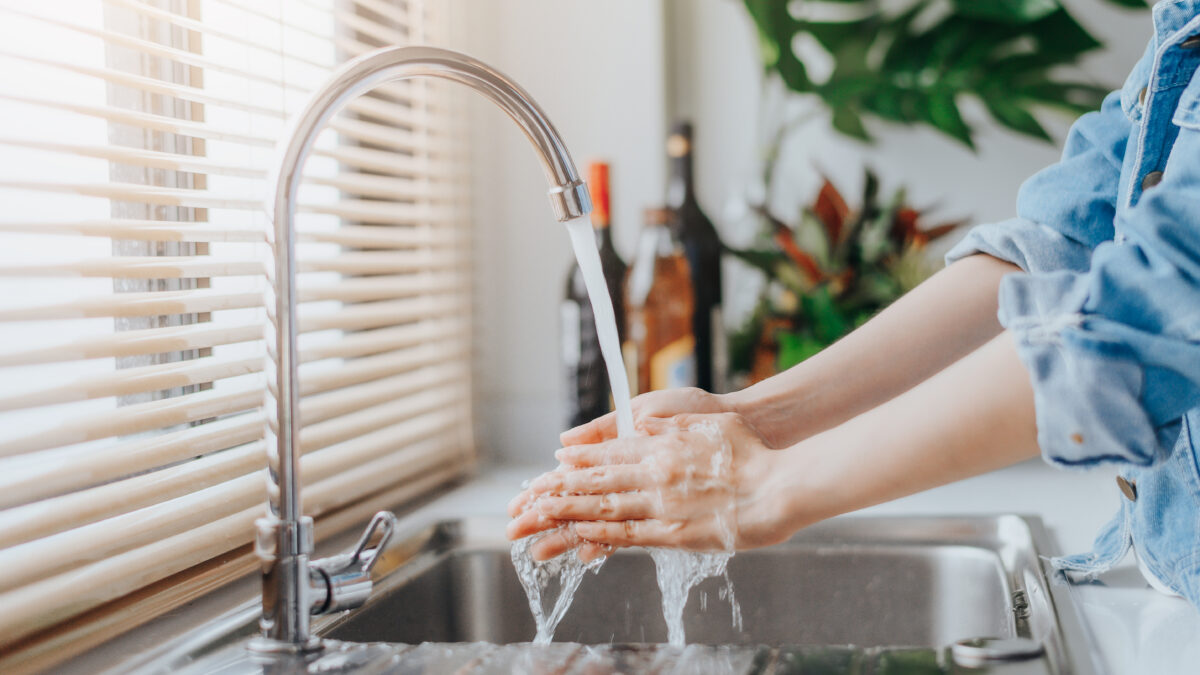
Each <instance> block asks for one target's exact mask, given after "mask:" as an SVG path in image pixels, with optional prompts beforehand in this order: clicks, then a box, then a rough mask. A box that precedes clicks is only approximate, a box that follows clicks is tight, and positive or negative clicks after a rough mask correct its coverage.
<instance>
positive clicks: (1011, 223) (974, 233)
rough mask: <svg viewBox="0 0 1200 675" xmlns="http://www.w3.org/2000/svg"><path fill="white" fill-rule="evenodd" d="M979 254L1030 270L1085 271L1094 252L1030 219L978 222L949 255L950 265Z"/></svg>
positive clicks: (1035, 271)
mask: <svg viewBox="0 0 1200 675" xmlns="http://www.w3.org/2000/svg"><path fill="white" fill-rule="evenodd" d="M976 253H986V254H988V255H990V256H992V257H994V258H999V259H1000V260H1004V261H1007V262H1010V263H1012V264H1014V265H1016V266H1017V267H1020V268H1021V269H1023V270H1025V271H1026V272H1032V273H1042V272H1053V271H1058V270H1073V271H1077V272H1083V271H1086V270H1087V269H1088V265H1089V263H1090V261H1091V255H1092V251H1091V249H1090V248H1088V247H1087V246H1084V245H1083V244H1080V243H1079V242H1077V241H1075V240H1073V239H1069V238H1067V237H1065V236H1063V234H1062V233H1061V232H1059V231H1058V230H1055V229H1053V228H1050V227H1047V226H1045V225H1041V224H1039V223H1035V222H1034V221H1032V220H1028V219H1026V218H1010V219H1009V220H1003V221H1000V222H998V223H989V224H986V225H977V226H975V227H973V228H971V231H970V232H968V233H967V236H966V237H963V239H962V241H960V242H958V243H957V244H956V245H955V246H954V248H952V249H950V252H949V253H947V254H946V264H947V265H949V264H951V263H953V262H956V261H958V260H961V259H963V258H966V257H967V256H970V255H975V254H976Z"/></svg>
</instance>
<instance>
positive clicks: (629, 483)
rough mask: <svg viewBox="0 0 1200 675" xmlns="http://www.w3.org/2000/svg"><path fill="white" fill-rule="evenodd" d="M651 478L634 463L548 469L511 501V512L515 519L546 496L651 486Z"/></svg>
mask: <svg viewBox="0 0 1200 675" xmlns="http://www.w3.org/2000/svg"><path fill="white" fill-rule="evenodd" d="M651 481H652V477H651V476H650V475H649V474H648V473H647V472H646V471H645V470H643V469H641V468H640V467H637V466H634V465H617V466H599V467H591V468H587V469H569V470H561V469H560V470H556V471H548V472H546V473H544V474H542V475H541V476H538V477H537V478H536V479H534V481H533V482H532V483H530V484H529V487H528V488H527V489H526V490H524V491H522V492H521V493H520V494H518V495H517V496H516V497H513V499H512V501H510V502H509V503H508V515H509V517H510V518H516V517H517V516H519V515H521V514H522V513H524V512H525V511H526V510H528V509H529V507H530V506H531V505H532V504H533V503H534V502H535V501H537V500H538V499H540V498H542V497H543V496H545V495H548V494H549V495H561V494H575V495H586V494H606V493H610V492H630V491H633V490H642V489H645V488H648V487H650V486H651Z"/></svg>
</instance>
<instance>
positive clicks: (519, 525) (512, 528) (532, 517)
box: [504, 508, 562, 541]
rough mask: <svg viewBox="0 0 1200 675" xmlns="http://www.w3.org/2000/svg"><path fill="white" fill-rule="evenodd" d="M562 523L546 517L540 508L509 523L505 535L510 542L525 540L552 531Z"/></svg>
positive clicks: (533, 509)
mask: <svg viewBox="0 0 1200 675" xmlns="http://www.w3.org/2000/svg"><path fill="white" fill-rule="evenodd" d="M559 525H562V523H560V522H558V521H556V520H554V519H553V518H550V517H548V516H546V515H545V513H543V512H542V510H541V509H539V508H532V509H529V510H527V511H525V512H524V513H522V514H521V515H519V516H517V517H516V518H514V519H513V520H511V521H509V523H508V526H507V527H505V528H504V534H505V536H507V537H508V538H509V540H510V541H515V540H517V539H524V538H525V537H528V536H529V535H531V534H537V533H538V532H544V531H546V530H551V529H554V528H556V527H558V526H559Z"/></svg>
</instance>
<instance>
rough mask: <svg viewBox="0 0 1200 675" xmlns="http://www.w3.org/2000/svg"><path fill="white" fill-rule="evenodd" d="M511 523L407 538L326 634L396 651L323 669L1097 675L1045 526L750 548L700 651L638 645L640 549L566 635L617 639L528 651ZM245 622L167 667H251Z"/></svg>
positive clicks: (583, 601)
mask: <svg viewBox="0 0 1200 675" xmlns="http://www.w3.org/2000/svg"><path fill="white" fill-rule="evenodd" d="M504 524H505V523H504V521H503V520H499V519H470V520H456V521H445V522H440V523H437V524H434V525H430V526H426V527H421V528H416V529H413V530H410V532H409V533H408V535H407V536H401V537H398V539H399V540H400V542H399V543H398V544H397V545H395V546H393V547H391V548H390V549H389V551H388V552H387V553H386V554H385V556H384V557H383V558H382V559H381V560H380V562H379V563H378V565H377V567H376V570H377V572H378V573H379V575H380V578H379V580H378V585H377V587H376V593H375V595H374V596H373V598H372V599H371V600H370V601H369V602H368V603H367V605H366V606H364V607H362V608H360V609H357V610H354V611H351V612H347V613H344V614H342V615H338V616H334V617H329V618H323V619H320V620H315V621H314V624H313V627H314V631H315V632H317V633H318V634H320V635H321V636H323V637H325V638H328V639H332V640H337V641H344V642H350V643H397V644H389V645H387V646H384V645H378V644H376V645H375V646H373V647H372V649H374V651H361V650H360V651H358V652H355V651H354V650H353V649H350V648H343V649H342V651H340V652H337V653H335V654H333V655H332V656H330V657H328V658H326V659H324V660H325V661H326V663H325V666H324V667H325V668H326V669H328V667H329V665H330V664H329V663H328V659H329V658H333V659H335V660H337V659H341V661H339V662H348V661H347V659H348V658H349V657H347V656H346V654H349V653H353V654H356V656H355V658H356V659H358V661H354V662H355V663H358V662H359V661H361V662H363V663H366V662H371V663H374V664H375V666H373V667H377V668H382V669H381V670H373V671H372V672H440V670H441V669H440V667H433V666H429V665H428V664H431V663H435V662H437V663H442V665H446V666H447V667H449V666H450V665H451V664H458V665H457V666H455V667H454V669H453V670H455V671H456V672H458V670H459V668H461V667H462V666H463V665H464V664H470V663H484V662H485V661H486V662H488V663H491V664H492V666H490V667H488V668H484V669H483V670H486V671H487V672H501V671H503V668H500V670H499V671H496V670H495V665H496V663H497V659H499V663H508V664H510V665H512V664H514V663H517V660H518V659H522V658H523V659H529V658H536V659H541V660H540V661H539V663H540V664H542V665H545V664H546V663H547V662H561V663H560V665H562V667H561V668H559V667H549V671H548V672H573V671H574V670H576V669H577V668H575V667H572V668H567V667H566V665H564V664H567V663H568V662H570V663H576V665H578V663H582V662H583V661H580V659H583V660H584V661H587V660H588V659H591V660H592V661H594V662H595V663H600V662H603V663H606V664H607V666H603V667H600V668H599V670H597V672H628V670H629V669H630V668H632V667H633V664H637V663H642V664H645V665H646V667H647V668H649V670H651V671H653V672H688V670H684V671H679V670H678V668H677V667H675V666H673V667H671V668H665V667H663V663H665V662H664V661H663V659H673V660H672V661H671V662H672V663H675V664H676V666H678V664H679V663H683V662H684V661H680V660H679V659H685V657H686V659H691V661H688V662H689V663H691V664H692V666H695V667H698V668H700V669H701V670H704V667H703V665H702V664H705V663H708V664H710V665H711V664H713V663H720V664H722V665H721V668H720V669H721V670H727V669H729V666H730V665H731V664H734V663H738V664H743V665H742V666H737V667H735V668H733V669H732V670H730V672H775V673H790V672H797V673H807V672H822V673H824V672H828V673H842V672H846V673H859V672H872V673H884V672H896V673H943V672H955V673H958V672H971V673H977V672H995V673H1004V674H1006V675H1007V674H1008V673H1014V674H1015V673H1038V674H1045V675H1069V674H1077V675H1091V674H1092V673H1095V672H1097V671H1096V670H1095V665H1094V663H1093V662H1092V660H1091V656H1090V653H1089V652H1090V650H1089V649H1088V645H1087V641H1086V637H1085V634H1084V632H1083V629H1082V624H1081V623H1080V619H1079V617H1078V615H1077V613H1076V610H1075V608H1074V606H1073V605H1072V604H1071V601H1070V597H1069V587H1068V586H1067V585H1066V584H1065V582H1061V581H1056V580H1051V579H1048V578H1047V576H1046V574H1045V573H1044V570H1043V563H1042V561H1041V559H1040V558H1039V555H1046V554H1049V553H1051V552H1052V551H1051V549H1050V546H1049V540H1048V538H1047V536H1046V533H1045V531H1044V530H1043V528H1042V526H1041V523H1040V521H1039V520H1038V519H1036V518H1026V517H1020V516H1011V515H1004V516H995V517H964V518H945V517H935V518H857V517H846V518H838V519H834V520H832V521H829V522H827V523H823V524H821V525H817V526H814V527H811V528H809V529H806V530H804V531H803V532H801V533H800V534H799V535H797V536H796V537H795V538H793V539H792V540H791V541H789V542H786V543H784V544H781V545H779V546H775V547H772V548H768V549H763V550H758V551H750V552H744V553H739V554H738V555H737V556H735V557H734V558H733V560H732V561H731V562H730V564H729V570H728V574H729V579H730V581H732V585H733V589H734V592H735V594H736V597H737V601H738V603H739V604H740V606H741V613H742V619H743V621H742V625H741V628H740V630H739V629H737V628H735V627H734V625H733V622H732V621H731V612H730V605H729V603H728V602H726V600H724V599H723V598H722V597H721V596H722V590H723V589H724V588H725V581H724V580H721V579H709V580H708V581H706V582H704V583H702V584H701V585H700V586H698V587H697V588H695V589H693V590H692V593H691V596H690V599H689V602H688V605H687V608H686V610H685V612H684V617H685V626H686V629H687V638H688V642H689V643H693V644H695V645H696V646H694V647H689V651H688V652H686V653H684V652H680V653H675V652H670V651H669V650H664V649H662V648H659V647H646V646H643V647H637V646H636V645H637V644H643V645H644V644H645V643H662V642H665V641H666V627H665V625H664V623H663V619H662V612H661V608H660V604H659V603H660V595H659V591H658V586H657V583H656V581H655V575H654V566H653V563H652V561H651V560H650V558H649V556H648V555H646V554H645V553H643V552H638V551H632V552H621V553H618V554H617V555H615V556H613V557H612V558H611V559H610V560H609V561H608V562H607V563H605V565H604V567H603V568H602V569H601V570H600V572H599V573H598V574H596V575H594V576H593V575H589V576H588V577H587V578H586V579H585V580H584V582H583V584H582V586H581V587H580V589H579V592H578V593H577V595H576V596H575V601H574V604H573V605H572V607H571V609H570V611H569V612H568V613H567V615H566V618H565V619H564V620H563V622H562V623H561V624H560V625H559V627H558V631H557V633H556V634H555V641H556V642H562V643H579V644H582V645H604V646H605V647H600V648H590V649H589V648H581V647H572V646H570V645H566V644H563V645H558V646H553V647H551V648H550V649H549V650H547V649H542V650H540V651H539V650H536V649H534V648H531V647H529V646H528V645H522V646H517V645H515V644H514V643H525V642H528V641H529V640H530V639H532V637H533V634H534V625H533V620H532V618H531V616H530V612H529V607H528V604H527V602H526V599H525V595H524V593H523V591H522V590H521V587H520V584H519V583H518V581H517V577H516V574H515V572H514V571H513V566H512V562H511V560H510V558H509V546H508V542H506V541H504V539H503V537H502V533H503V526H504ZM402 534H403V533H402ZM243 623H244V624H245V625H244V626H243V625H242V624H243ZM233 624H236V626H237V628H236V630H227V631H226V636H225V638H224V639H222V640H221V641H220V642H221V643H222V647H220V648H216V649H214V645H213V644H211V643H210V644H208V645H207V646H206V647H205V648H204V649H199V650H198V649H197V647H198V646H199V645H200V643H202V642H204V641H203V640H201V641H197V640H196V639H195V638H193V639H192V640H191V642H190V643H189V644H190V645H191V647H189V648H188V650H187V651H189V652H190V653H188V654H187V655H186V657H185V655H183V654H180V653H179V651H176V653H175V657H171V656H170V654H168V653H163V654H160V655H159V658H156V659H155V660H154V662H155V663H157V664H160V665H161V664H170V663H172V662H174V663H175V664H176V665H179V664H181V663H188V664H190V665H191V666H193V667H197V668H198V667H199V666H200V665H201V664H202V663H204V659H203V658H200V660H197V659H198V658H199V657H200V656H201V654H200V653H199V652H203V653H204V654H208V655H213V656H210V657H209V658H214V657H219V658H217V661H220V662H221V663H222V664H225V665H223V666H222V667H223V668H226V670H228V672H240V671H239V670H238V669H237V668H232V667H231V666H230V667H228V668H227V666H229V664H231V663H233V662H235V661H237V660H238V654H239V652H238V650H239V649H241V645H242V643H241V641H240V640H241V638H240V637H239V636H241V635H243V634H244V635H245V636H247V637H248V636H249V635H250V634H251V633H252V632H253V629H252V626H251V621H250V620H249V619H245V620H243V621H234V622H233ZM227 625H229V624H227ZM422 643H439V644H437V645H422ZM446 643H451V644H446ZM467 643H491V644H490V645H481V644H474V645H471V644H467ZM399 645H422V646H421V647H420V648H407V647H402V646H399ZM496 645H513V646H511V647H497V646H496ZM610 645H615V646H610ZM703 645H711V646H712V647H704V646H703ZM717 646H720V647H717ZM431 650H432V651H431ZM335 651H336V650H335ZM485 653H486V654H490V656H488V658H487V659H482V660H481V658H479V655H481V654H485ZM222 654H223V656H221V655H222ZM405 654H407V656H405ZM433 655H441V656H437V658H443V659H448V660H443V661H440V662H439V661H437V659H436V658H434V656H433ZM472 658H475V661H472ZM373 659H374V660H373ZM406 659H407V661H406ZM430 659H433V660H432V661H431V660H430ZM639 659H640V660H639ZM686 659H685V661H686ZM706 659H707V660H706ZM739 659H740V660H739ZM351 660H352V661H353V659H351ZM868 662H870V663H871V664H874V665H866V664H867V663H868ZM213 663H215V662H214V661H209V664H210V665H212V664H213ZM382 663H387V664H392V665H393V666H395V670H391V669H389V668H390V667H389V668H383V667H382V666H380V665H379V664H382ZM406 663H407V664H408V665H407V666H405V665H404V664H406ZM418 663H424V664H426V666H425V667H421V668H416V666H417V664H418ZM654 663H657V664H658V665H656V666H654V667H650V664H654ZM806 663H807V664H810V665H809V666H806V665H803V664H806ZM813 663H824V664H827V665H826V666H821V668H820V669H814V668H815V666H811V664H813ZM888 663H891V664H893V665H892V666H886V664H888ZM897 663H899V664H906V663H907V664H909V665H908V666H903V667H901V666H896V665H894V664H897ZM618 664H625V665H624V666H620V667H618ZM788 664H792V665H790V666H789V665H788ZM797 664H799V665H797ZM837 664H842V665H840V666H839V665H837ZM853 664H859V665H853ZM881 664H883V665H881ZM408 666H412V667H411V668H410V667H408ZM885 666H886V667H885ZM314 667H315V666H314ZM513 667H516V666H513ZM540 667H541V666H539V668H540ZM889 668H890V669H889ZM897 668H898V669H897ZM689 669H690V667H689ZM584 670H588V669H586V668H585V669H584ZM635 670H636V668H635ZM147 672H156V671H155V670H154V669H151V670H149V671H147ZM196 672H208V671H206V670H204V669H203V668H199V669H197V670H196ZM462 672H475V671H471V670H470V669H469V668H468V669H467V670H464V671H462ZM589 672H590V671H589ZM694 672H699V671H694Z"/></svg>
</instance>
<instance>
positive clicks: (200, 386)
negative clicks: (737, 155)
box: [0, 0, 472, 664]
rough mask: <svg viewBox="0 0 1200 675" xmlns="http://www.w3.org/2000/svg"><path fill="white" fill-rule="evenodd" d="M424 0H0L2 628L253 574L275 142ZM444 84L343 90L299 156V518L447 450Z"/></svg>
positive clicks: (5, 645) (430, 465)
mask: <svg viewBox="0 0 1200 675" xmlns="http://www.w3.org/2000/svg"><path fill="white" fill-rule="evenodd" d="M441 4H442V3H439V2H437V1H436V0H427V1H422V0H288V1H287V2H281V1H279V0H54V2H28V1H27V0H0V120H2V121H3V124H2V125H0V336H2V337H0V509H3V510H0V570H3V574H0V650H9V651H11V650H13V649H15V648H17V647H22V646H28V644H29V643H30V642H37V641H38V640H43V642H45V644H46V645H48V646H53V645H54V644H55V642H54V640H53V639H51V638H43V637H39V636H43V635H45V634H49V633H53V631H52V630H50V631H48V630H47V629H50V628H51V627H52V626H55V624H58V623H59V622H62V621H64V620H66V619H70V618H72V617H78V616H79V615H81V614H83V613H88V612H92V613H95V612H99V611H102V610H103V608H104V606H107V604H112V603H114V602H115V601H127V600H128V597H129V594H131V593H134V594H136V593H141V596H146V595H147V589H154V588H160V587H165V585H167V584H168V583H169V582H173V581H174V580H177V579H179V578H181V577H180V576H179V575H186V574H188V572H189V570H192V571H195V570H205V574H207V575H208V577H210V578H211V577H212V576H213V570H214V569H220V568H221V567H222V565H224V566H225V567H226V568H228V569H227V573H226V575H225V576H230V575H232V574H234V573H236V574H243V573H245V572H246V571H248V570H249V569H250V566H249V565H247V564H246V560H247V555H248V551H249V549H248V543H249V542H250V540H251V535H252V530H253V527H252V522H253V520H254V519H255V518H256V517H259V516H260V515H261V514H262V513H263V510H264V503H265V491H264V479H263V475H262V473H261V472H262V469H263V467H264V466H265V448H264V447H263V443H262V436H263V417H262V414H261V412H260V406H261V404H262V401H263V396H264V390H263V387H264V384H263V377H262V369H263V364H264V353H263V343H262V336H263V333H264V321H265V315H264V309H263V307H262V304H263V284H264V283H265V280H264V277H263V269H264V266H263V262H264V261H265V260H266V259H267V246H266V244H265V232H266V229H267V225H268V224H267V223H266V218H265V215H264V214H263V208H262V203H263V199H264V198H265V195H266V186H265V179H266V173H267V171H268V167H269V164H270V162H271V161H272V159H273V155H274V147H275V143H276V141H277V140H278V135H279V134H280V133H281V130H282V129H283V126H284V123H285V121H286V119H287V117H288V115H289V114H290V113H291V112H292V111H294V110H296V109H297V108H298V107H299V106H300V105H301V104H302V103H303V101H304V100H305V98H306V96H307V94H308V93H309V92H310V91H311V90H312V89H313V88H314V87H316V86H318V85H319V84H320V83H321V82H323V81H324V79H325V78H326V76H327V75H328V73H329V71H330V70H331V69H332V68H333V67H334V66H336V65H337V64H338V63H340V62H342V61H344V60H345V59H347V58H350V57H352V56H354V55H357V54H360V53H362V52H364V51H367V50H369V49H372V48H375V47H378V46H383V45H386V44H439V42H443V41H444V40H445V36H446V31H447V30H448V28H449V23H450V22H449V21H448V19H447V17H445V16H444V10H443V9H442V7H441ZM460 95H461V94H459V93H456V92H454V91H453V90H452V89H451V88H444V85H442V84H439V83H435V82H423V81H410V82H404V83H400V84H395V85H389V86H387V87H386V88H382V89H380V90H378V91H376V92H373V93H371V94H370V95H368V96H364V97H362V98H360V99H358V100H357V101H355V102H353V103H352V104H351V105H350V106H349V108H348V110H347V112H346V113H343V114H342V115H340V116H339V117H338V118H336V119H335V120H334V122H333V123H332V124H331V125H330V129H329V130H327V132H326V133H325V134H323V135H322V137H321V139H320V140H319V141H318V145H317V150H316V152H315V156H314V158H313V159H312V160H311V161H310V162H309V165H308V166H307V167H306V170H305V176H306V183H305V187H304V189H303V191H302V193H301V208H300V214H301V215H300V216H299V217H298V219H297V221H298V228H299V230H300V233H301V239H300V245H299V246H298V255H299V260H300V267H299V269H300V271H301V275H300V281H299V283H300V299H301V301H302V302H303V304H302V305H301V308H300V313H299V323H300V330H301V341H300V348H301V361H302V365H301V369H300V381H301V382H300V386H301V393H302V395H303V399H302V403H301V412H302V422H303V424H304V425H305V426H304V430H303V433H302V435H301V446H302V452H303V453H304V457H303V459H302V473H301V478H302V481H303V484H304V500H305V501H304V507H305V512H306V513H309V514H311V515H314V516H317V517H318V523H321V522H322V521H321V518H322V517H325V521H324V522H326V523H331V522H341V521H337V517H333V518H330V515H331V514H342V515H341V518H342V520H343V521H346V522H345V523H344V524H349V521H350V520H351V519H350V518H349V516H347V514H350V513H352V512H353V513H356V514H357V512H356V511H354V508H355V506H356V505H364V504H369V505H372V506H374V505H375V504H376V502H386V501H387V500H391V501H393V502H394V501H396V500H398V499H401V498H405V497H411V496H414V495H415V494H416V493H417V492H419V491H420V490H424V489H429V488H430V487H432V486H434V485H437V484H440V483H443V482H445V481H446V480H448V479H450V478H453V477H454V476H456V475H460V474H461V473H462V471H464V470H465V467H466V466H468V465H469V460H470V458H471V452H472V450H471V448H472V439H471V429H470V424H469V421H470V419H471V411H470V409H469V404H470V403H469V402H470V394H469V390H470V382H469V372H470V371H469V359H468V357H469V350H470V344H469V336H470V330H469V325H468V320H469V297H468V293H469V283H470V280H469V270H468V264H467V263H468V260H469V250H468V236H467V222H466V213H467V211H466V207H465V204H464V203H463V196H464V186H465V183H466V179H465V175H464V167H463V166H462V157H463V156H464V154H465V153H464V152H463V150H462V148H461V147H460V145H459V144H460V143H461V138H462V136H463V134H462V133H461V129H460V128H459V125H460V124H461V120H462V117H461V116H460V115H457V114H456V113H455V109H456V108H457V107H458V105H459V104H458V103H457V102H456V101H453V100H450V97H452V96H453V97H455V99H457V98H458V97H459V96H460ZM356 517H357V516H356ZM318 527H319V528H321V527H322V526H321V525H319V526H318ZM324 529H325V530H326V531H328V530H329V526H325V528H324ZM320 531H321V530H320V529H319V532H320ZM229 570H233V571H232V572H230V571H229ZM217 576H220V575H217ZM156 584H157V585H158V586H155V585H156ZM141 596H139V597H141ZM164 607H165V605H164ZM23 643H24V644H23ZM48 648H49V647H48ZM2 658H3V654H2V653H0V664H2V663H3V660H2Z"/></svg>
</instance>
